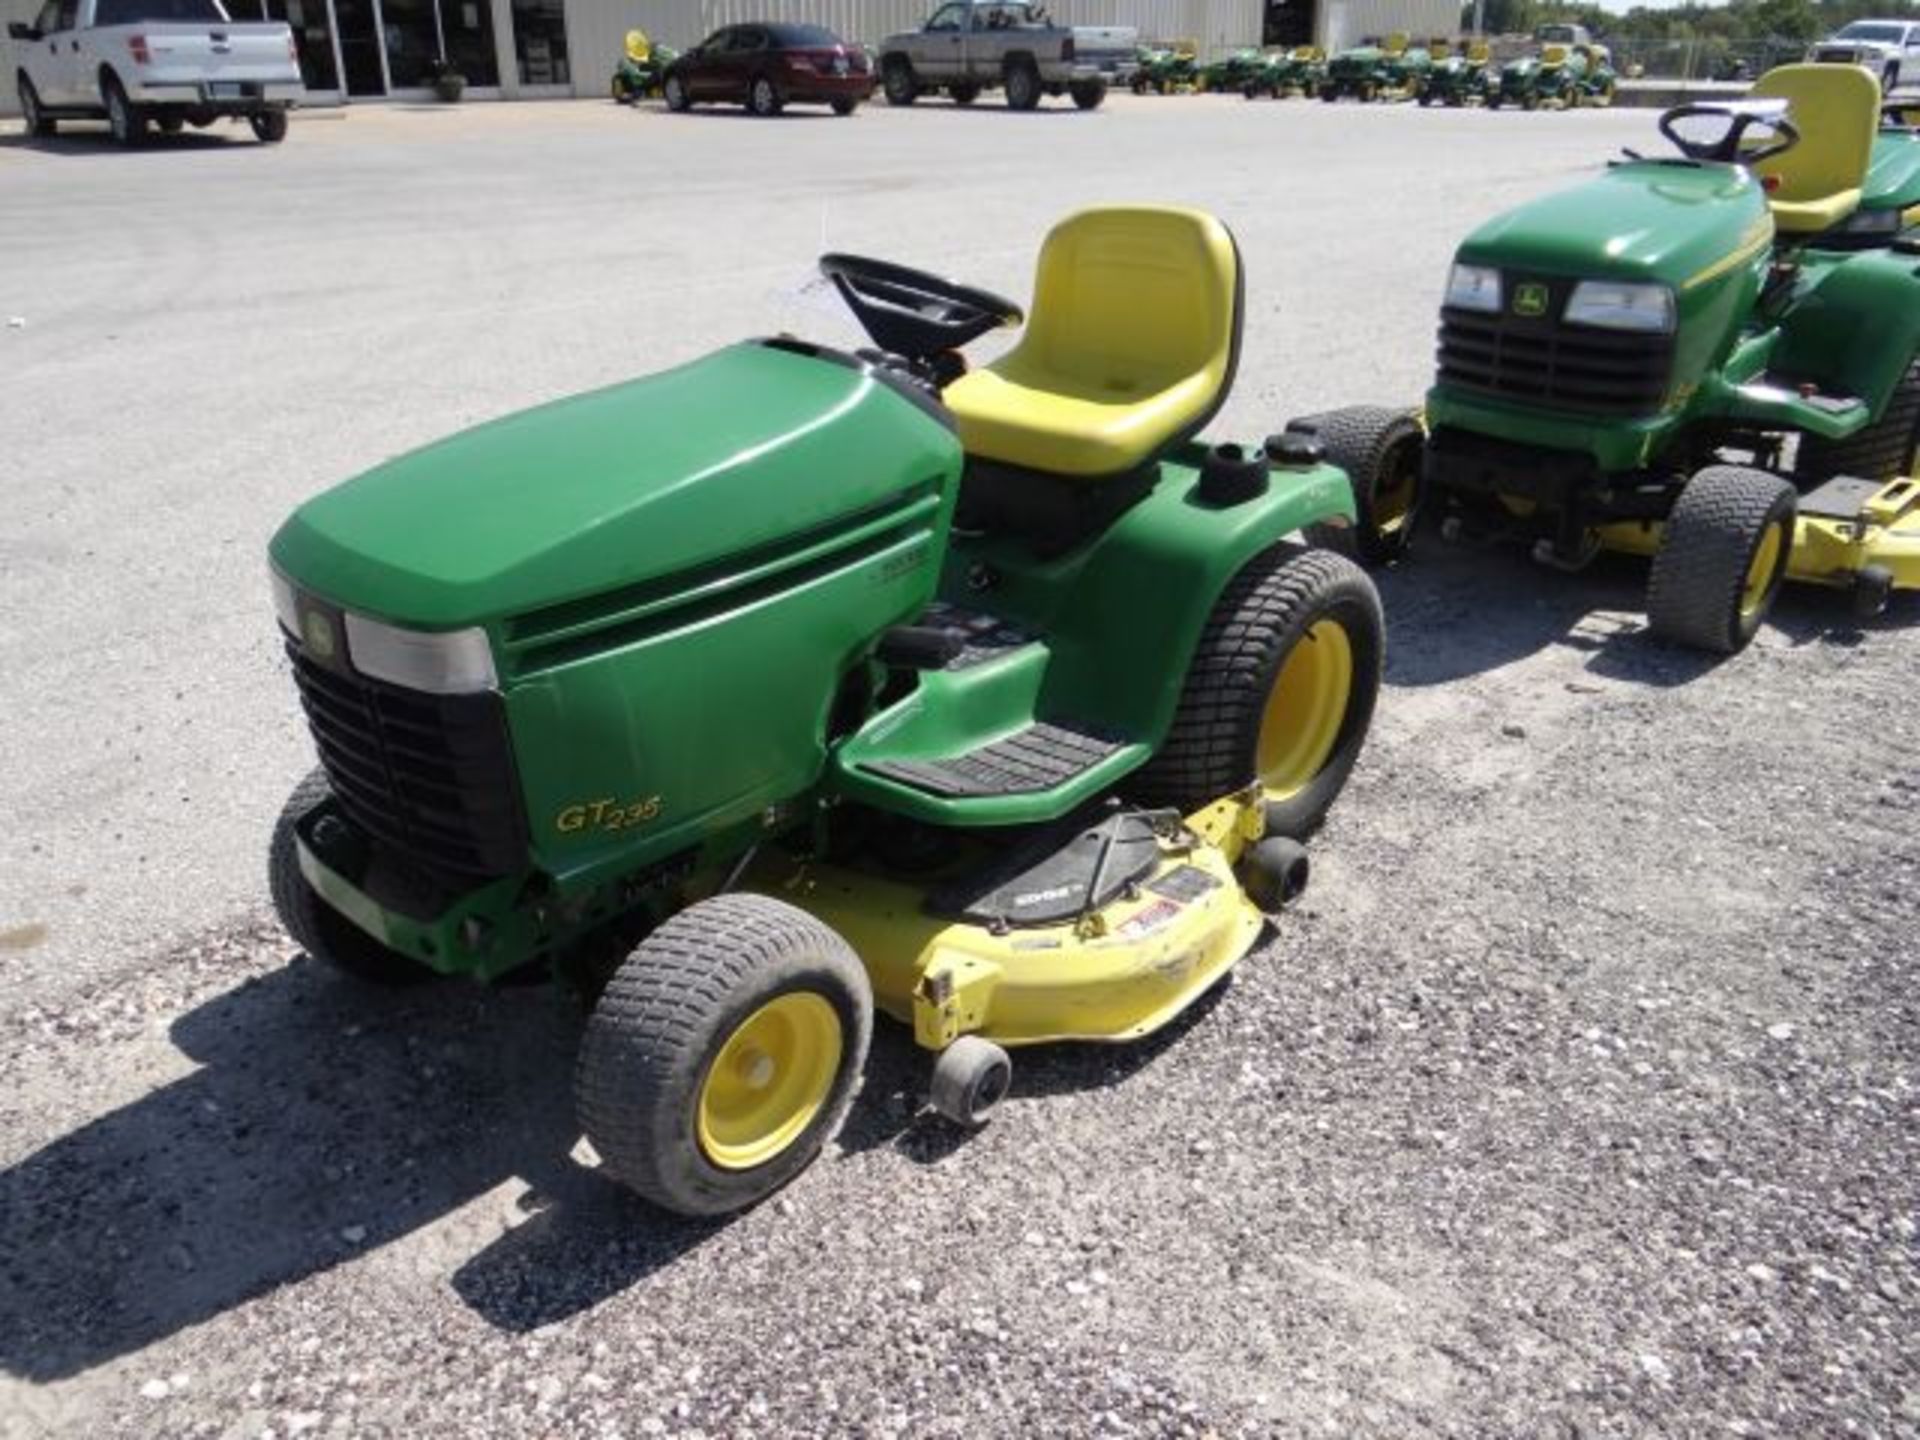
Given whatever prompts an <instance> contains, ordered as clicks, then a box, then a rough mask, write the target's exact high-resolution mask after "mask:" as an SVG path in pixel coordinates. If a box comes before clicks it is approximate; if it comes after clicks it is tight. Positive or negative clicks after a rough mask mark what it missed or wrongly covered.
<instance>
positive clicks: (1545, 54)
mask: <svg viewBox="0 0 1920 1440" xmlns="http://www.w3.org/2000/svg"><path fill="white" fill-rule="evenodd" d="M1540 63H1541V64H1542V65H1564V64H1566V63H1567V47H1566V46H1564V45H1543V46H1541V48H1540Z"/></svg>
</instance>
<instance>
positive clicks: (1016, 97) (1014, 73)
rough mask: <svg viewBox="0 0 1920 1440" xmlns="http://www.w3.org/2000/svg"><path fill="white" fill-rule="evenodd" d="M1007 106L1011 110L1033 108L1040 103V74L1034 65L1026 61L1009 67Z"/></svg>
mask: <svg viewBox="0 0 1920 1440" xmlns="http://www.w3.org/2000/svg"><path fill="white" fill-rule="evenodd" d="M1006 87H1007V108H1008V109H1009V110H1033V109H1037V108H1038V107H1039V104H1040V75H1039V72H1037V71H1036V70H1035V69H1034V68H1033V66H1032V65H1031V64H1030V63H1028V62H1024V61H1020V62H1016V63H1014V64H1012V65H1009V66H1008V67H1007V76H1006Z"/></svg>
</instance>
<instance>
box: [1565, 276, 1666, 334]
mask: <svg viewBox="0 0 1920 1440" xmlns="http://www.w3.org/2000/svg"><path fill="white" fill-rule="evenodd" d="M1565 318H1566V322H1567V323H1568V324H1569V325H1598V326H1600V327H1601V328H1603V329H1606V330H1639V331H1643V332H1645V333H1647V334H1655V335H1666V334H1671V333H1672V331H1673V291H1672V290H1670V289H1668V288H1667V287H1666V286H1665V285H1630V284H1626V283H1623V282H1621V281H1617V280H1582V281H1581V282H1580V283H1579V284H1578V285H1576V286H1574V287H1573V294H1572V295H1571V296H1569V297H1568V299H1567V309H1566V316H1565Z"/></svg>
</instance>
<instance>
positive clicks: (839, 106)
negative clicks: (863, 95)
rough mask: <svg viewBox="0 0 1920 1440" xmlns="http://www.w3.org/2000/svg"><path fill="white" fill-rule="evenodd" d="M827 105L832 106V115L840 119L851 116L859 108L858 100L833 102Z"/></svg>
mask: <svg viewBox="0 0 1920 1440" xmlns="http://www.w3.org/2000/svg"><path fill="white" fill-rule="evenodd" d="M828 103H829V104H830V105H832V106H833V113H834V114H836V115H838V116H840V117H841V118H842V119H844V118H845V117H847V116H848V115H851V114H853V112H854V111H856V110H858V109H859V108H860V102H859V101H858V100H833V101H829V102H828Z"/></svg>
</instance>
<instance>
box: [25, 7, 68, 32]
mask: <svg viewBox="0 0 1920 1440" xmlns="http://www.w3.org/2000/svg"><path fill="white" fill-rule="evenodd" d="M69 8H71V7H69ZM33 28H34V29H36V30H38V31H39V32H40V33H41V34H42V35H51V34H53V33H54V31H56V30H58V29H59V28H60V0H47V3H46V4H44V5H42V6H41V7H40V13H39V14H38V15H36V16H34V18H33Z"/></svg>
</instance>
